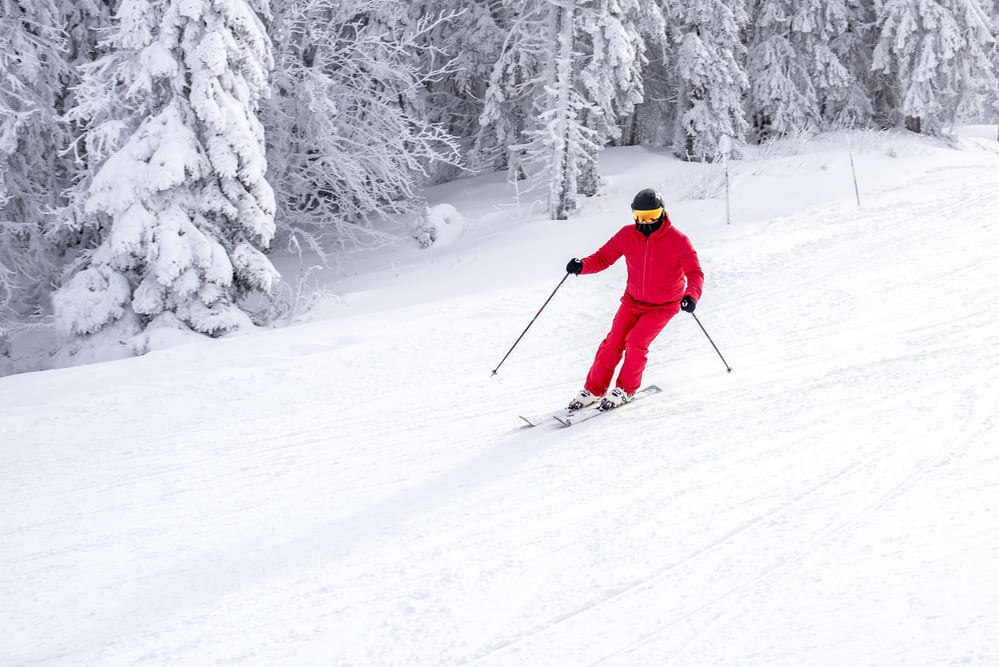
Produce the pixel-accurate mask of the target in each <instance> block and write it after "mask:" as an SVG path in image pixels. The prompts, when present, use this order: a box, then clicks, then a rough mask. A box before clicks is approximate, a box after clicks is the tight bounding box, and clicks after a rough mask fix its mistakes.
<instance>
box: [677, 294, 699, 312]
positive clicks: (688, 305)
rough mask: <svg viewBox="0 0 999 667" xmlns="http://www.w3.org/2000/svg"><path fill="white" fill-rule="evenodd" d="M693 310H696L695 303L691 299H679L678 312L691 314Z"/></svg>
mask: <svg viewBox="0 0 999 667" xmlns="http://www.w3.org/2000/svg"><path fill="white" fill-rule="evenodd" d="M694 308H697V302H696V301H694V300H693V299H692V298H691V297H689V296H685V297H683V298H682V299H680V310H682V311H683V312H685V313H692V312H694Z"/></svg>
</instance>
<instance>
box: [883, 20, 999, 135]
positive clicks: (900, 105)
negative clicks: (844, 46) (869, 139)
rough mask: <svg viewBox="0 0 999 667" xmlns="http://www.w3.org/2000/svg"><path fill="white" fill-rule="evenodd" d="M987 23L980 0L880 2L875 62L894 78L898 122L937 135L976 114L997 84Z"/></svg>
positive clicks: (990, 36) (989, 30) (989, 28)
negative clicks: (987, 93) (947, 127)
mask: <svg viewBox="0 0 999 667" xmlns="http://www.w3.org/2000/svg"><path fill="white" fill-rule="evenodd" d="M990 24H991V19H990V17H989V15H988V14H987V13H986V12H985V10H984V9H983V5H982V2H981V0H887V1H886V2H885V3H884V5H883V6H882V8H881V12H880V16H879V25H880V29H881V32H880V36H879V39H878V43H877V46H876V47H875V49H874V61H873V67H874V69H875V70H877V71H880V72H883V73H885V74H890V75H891V76H892V77H893V84H894V88H895V98H896V100H897V109H898V111H897V113H898V116H899V117H898V118H897V119H896V122H901V123H904V125H905V127H906V128H908V129H910V130H912V131H914V132H923V133H926V134H939V133H940V132H941V131H942V130H943V128H944V127H945V125H948V124H950V125H951V126H953V125H954V124H955V123H956V122H958V121H960V120H963V119H964V118H967V117H968V116H971V115H974V114H976V113H980V111H981V109H982V102H983V100H984V96H985V94H986V91H988V90H991V89H994V88H995V86H996V75H995V72H994V70H993V66H992V63H991V62H990V61H989V57H988V52H989V48H990V47H991V45H992V43H993V36H992V34H991V26H990Z"/></svg>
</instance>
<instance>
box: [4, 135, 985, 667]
mask: <svg viewBox="0 0 999 667" xmlns="http://www.w3.org/2000/svg"><path fill="white" fill-rule="evenodd" d="M975 134H981V135H982V136H981V137H977V136H974V135H975ZM991 134H992V128H987V129H985V130H982V131H981V132H980V133H976V132H971V133H969V135H970V136H968V137H966V138H965V139H964V140H963V141H962V142H961V143H960V145H959V147H957V148H952V147H947V146H944V145H938V144H936V143H933V142H928V141H921V140H918V139H916V138H913V137H910V136H904V135H858V134H855V135H852V137H851V138H850V141H851V143H852V149H853V153H854V158H855V162H856V169H857V174H858V177H859V183H860V197H861V204H862V205H861V206H860V207H858V206H857V201H856V198H855V194H854V189H853V183H852V180H851V175H850V165H849V153H848V152H847V147H848V146H847V137H846V135H840V136H828V137H822V138H820V139H818V140H815V141H812V142H809V143H807V144H806V143H802V144H800V145H796V146H794V147H793V148H794V150H784V151H778V150H776V149H772V150H770V151H769V152H768V153H767V154H766V155H750V156H747V159H746V160H743V161H737V162H732V163H731V165H730V170H731V175H732V196H731V205H732V206H731V210H732V224H730V225H726V224H725V214H724V210H725V204H724V199H723V197H722V195H723V191H722V190H720V189H719V184H720V183H721V166H720V165H688V164H681V163H678V162H676V161H674V160H672V159H670V158H669V157H668V156H666V155H664V154H661V153H657V152H654V151H648V150H644V149H614V150H609V151H607V152H606V154H605V156H604V159H603V170H604V174H605V181H606V193H605V194H603V195H601V196H600V197H597V198H594V199H592V200H588V201H586V202H584V204H583V207H582V209H581V210H580V211H579V214H578V216H577V217H576V218H574V219H573V220H571V221H568V222H550V221H545V220H543V219H541V217H540V215H539V214H537V212H536V211H534V212H532V210H531V208H530V206H529V205H528V203H527V202H524V203H522V204H521V205H520V206H517V205H515V204H514V203H512V200H511V199H510V193H509V192H508V191H507V190H506V186H505V185H504V184H503V183H502V182H501V179H500V178H498V177H495V176H492V177H482V178H476V179H469V180H468V181H464V182H460V183H456V184H451V185H448V186H442V187H440V188H436V189H435V190H434V191H433V192H432V196H433V198H434V201H435V202H437V203H447V204H449V205H452V206H454V207H455V209H456V210H457V211H458V212H459V213H460V214H461V215H462V216H464V219H465V222H464V223H463V227H462V229H461V230H459V231H460V233H454V234H450V235H449V234H445V235H444V236H443V237H442V238H443V239H445V240H447V241H448V243H447V244H445V245H441V246H439V247H435V248H432V249H430V250H425V251H418V250H405V249H396V250H395V251H392V252H391V253H388V252H386V251H384V250H383V251H380V252H378V253H368V254H361V255H357V256H355V257H352V258H350V259H349V260H346V261H345V262H344V264H343V265H342V267H341V269H342V272H341V274H340V275H338V276H337V277H336V278H335V279H332V280H330V282H329V284H328V288H329V289H330V290H331V291H332V292H333V293H335V294H336V295H337V298H336V299H333V300H331V301H330V302H329V303H328V304H326V306H325V307H324V308H321V309H320V310H319V311H317V316H316V317H315V318H314V319H313V320H312V321H311V322H310V323H307V324H302V325H299V326H295V327H289V328H286V329H282V330H275V331H260V332H254V333H250V334H246V335H242V336H237V337H231V338H228V339H225V340H219V341H204V342H199V343H196V344H190V345H184V346H178V347H173V348H170V349H165V350H161V351H157V352H153V353H151V354H149V355H146V356H144V357H141V358H136V359H129V360H124V361H116V362H112V363H105V364H95V365H89V366H80V367H75V368H66V369H61V370H52V371H46V372H42V373H30V374H23V375H16V376H10V377H5V378H0V443H2V444H0V507H3V511H2V512H0V665H21V664H51V665H77V664H81V665H82V664H87V665H91V664H99V665H126V664H127V665H134V664H150V665H155V664H192V665H193V664H199V665H200V664H219V663H226V664H280V665H289V664H296V665H382V664H386V665H388V664H391V665H460V664H477V665H562V664H565V665H582V664H598V663H599V664H608V665H664V664H670V665H802V664H809V665H847V664H849V665H866V664H870V665H899V664H957V663H960V664H971V665H991V664H996V663H997V662H999V649H997V647H999V623H997V622H996V618H997V617H999V585H997V584H996V583H995V572H996V569H997V566H999V516H997V512H999V504H997V500H996V499H997V498H999V494H997V493H996V489H995V484H996V481H995V480H996V479H999V453H997V445H999V380H997V377H999V371H997V369H999V317H997V314H999V288H997V285H999V226H997V225H996V211H997V210H999V175H997V174H999V171H997V167H999V153H997V151H996V148H995V142H994V141H990V140H989V138H990V137H991ZM647 186H655V187H659V188H660V189H662V191H663V192H664V194H665V195H666V196H667V199H668V200H669V201H670V202H671V203H670V205H669V210H670V213H671V216H672V218H673V220H674V222H675V224H677V226H678V227H680V228H681V229H683V230H684V231H685V232H686V233H687V234H688V235H689V236H690V237H691V238H692V240H693V241H694V243H695V245H696V246H697V248H698V250H699V253H700V256H701V259H702V263H703V264H704V267H705V271H706V274H707V283H706V287H705V294H704V298H703V299H702V301H701V303H700V305H699V307H698V311H697V314H698V316H699V317H700V318H701V321H702V322H703V323H704V325H705V326H706V327H707V329H708V331H709V332H710V333H711V335H712V336H713V337H714V339H715V341H716V342H717V343H718V345H719V347H720V348H721V350H722V351H723V353H724V354H725V356H726V359H727V360H728V361H729V363H730V364H731V365H732V366H733V367H734V371H733V372H732V373H731V374H727V373H725V369H724V366H723V365H722V363H721V361H720V360H719V359H718V357H717V356H716V355H715V353H714V350H712V348H711V346H710V344H709V343H708V341H707V340H706V339H705V338H704V336H703V334H702V333H701V331H700V330H699V329H698V328H697V326H696V324H695V323H694V322H693V320H692V319H691V318H690V317H689V316H687V315H686V314H683V313H681V314H680V315H679V316H678V317H677V318H676V319H675V320H674V321H673V322H671V323H670V325H669V326H668V327H667V329H666V330H665V331H664V333H663V334H662V335H661V337H660V338H659V340H657V342H656V344H655V346H654V347H653V350H652V354H651V360H650V364H649V368H648V371H647V373H646V380H647V381H649V382H655V383H657V384H659V385H660V386H661V387H662V388H663V389H664V392H663V393H662V394H660V395H659V396H657V397H654V398H649V399H648V400H645V401H642V402H640V403H636V404H634V405H632V406H628V407H626V408H624V409H622V410H621V411H620V412H615V413H612V414H608V415H606V416H603V417H601V418H600V419H597V420H594V421H592V422H588V423H586V424H582V425H579V426H575V427H572V428H570V429H562V428H559V427H557V426H551V427H548V426H542V427H538V428H534V429H530V428H523V427H521V426H520V421H519V420H518V419H517V414H518V413H519V412H524V411H530V412H538V411H541V410H545V409H550V408H554V407H558V406H559V405H561V404H563V403H565V402H566V401H567V400H568V399H569V398H570V397H571V395H572V394H573V393H574V392H575V391H576V389H578V387H579V386H580V384H581V382H582V378H583V376H584V375H585V372H586V369H587V367H588V365H589V362H590V361H591V360H592V355H593V353H594V351H595V349H596V345H597V344H598V342H599V341H600V339H601V338H602V336H603V335H604V333H605V332H606V329H607V328H608V327H609V324H610V318H611V316H612V314H613V312H614V310H615V308H616V305H617V297H618V296H619V295H620V292H621V290H622V288H623V281H624V268H623V266H615V267H613V268H612V269H610V270H608V271H607V272H604V273H602V274H598V275H593V276H584V277H578V278H577V277H573V278H571V279H570V280H568V281H567V282H566V284H565V285H564V286H563V288H562V289H561V290H560V291H559V292H558V294H557V295H556V297H555V298H554V299H553V300H552V302H551V304H550V305H549V307H548V308H547V309H546V310H545V311H544V313H542V315H541V316H540V317H539V318H538V320H537V321H536V322H535V324H534V326H533V327H532V328H531V330H530V331H529V333H528V334H527V336H525V338H524V339H523V341H522V343H521V344H520V345H519V346H518V347H517V349H516V350H515V351H514V352H513V354H511V356H510V358H509V359H508V360H507V361H506V363H505V364H504V365H503V367H502V368H501V369H500V371H499V373H498V374H497V375H496V376H495V377H491V376H490V371H491V370H492V369H493V368H495V366H496V364H497V363H498V362H499V360H500V358H501V357H502V356H503V354H504V353H505V352H506V351H507V349H508V348H509V346H510V345H511V344H512V343H513V341H514V339H515V338H516V337H517V335H519V333H520V332H521V330H522V329H523V328H524V327H525V326H526V325H527V323H528V322H529V321H530V319H531V318H532V317H533V316H534V314H535V313H536V312H537V309H538V308H539V307H540V305H541V304H542V302H543V301H544V300H545V298H547V296H548V295H549V294H550V292H551V290H552V289H554V287H555V286H556V284H557V283H558V281H559V280H560V279H561V278H562V275H563V272H562V267H563V266H564V265H565V262H566V260H568V259H569V258H570V257H572V256H574V255H577V256H578V255H583V254H586V253H588V252H591V251H592V250H593V249H595V248H596V247H597V245H599V244H600V243H601V242H603V241H604V240H605V239H606V238H607V237H608V236H610V234H612V233H613V231H615V230H616V229H617V228H618V227H619V226H621V225H622V224H626V223H627V220H628V217H627V203H628V201H629V200H630V197H631V196H632V194H633V193H634V191H636V190H638V189H640V188H642V187H647ZM704 193H708V194H710V195H711V196H712V198H710V199H705V198H703V194H704Z"/></svg>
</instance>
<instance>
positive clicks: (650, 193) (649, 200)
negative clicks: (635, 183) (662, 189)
mask: <svg viewBox="0 0 999 667" xmlns="http://www.w3.org/2000/svg"><path fill="white" fill-rule="evenodd" d="M665 207H666V205H665V204H664V203H663V196H662V195H661V194H659V193H658V192H656V191H655V190H653V189H652V188H645V189H644V190H639V191H638V194H637V195H635V198H634V199H632V200H631V210H632V211H654V210H656V209H657V208H665Z"/></svg>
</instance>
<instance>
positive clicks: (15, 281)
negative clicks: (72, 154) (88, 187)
mask: <svg viewBox="0 0 999 667" xmlns="http://www.w3.org/2000/svg"><path fill="white" fill-rule="evenodd" d="M64 26H65V22H64V16H63V14H62V12H61V10H60V6H59V5H58V3H56V2H55V0H32V2H18V1H15V0H0V81H2V83H0V330H3V329H4V328H5V327H4V322H7V323H8V324H9V323H10V321H11V320H12V319H13V318H23V317H25V316H28V315H32V314H35V313H38V312H40V311H42V310H43V309H44V304H43V302H44V294H45V292H46V291H47V287H48V284H49V282H50V281H51V280H52V279H53V277H54V276H55V275H56V273H57V271H58V261H59V260H58V252H59V249H58V247H57V246H56V244H55V242H54V239H53V238H52V234H51V230H52V226H53V225H52V222H53V217H52V212H53V211H55V210H56V209H57V208H58V207H59V206H60V204H61V201H62V192H63V191H64V190H65V189H66V187H68V185H69V182H68V180H67V179H68V171H67V168H66V161H65V159H64V158H63V157H62V151H64V150H65V149H66V147H67V146H68V145H69V142H70V135H69V132H68V126H67V125H66V124H65V123H63V122H61V120H60V118H59V116H60V112H61V108H60V103H61V99H62V97H63V95H64V92H63V91H64V89H65V87H66V86H67V85H69V84H70V83H71V77H72V68H71V66H70V64H69V62H68V60H67V52H68V49H67V43H66V34H65V33H64V32H63V28H64Z"/></svg>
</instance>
